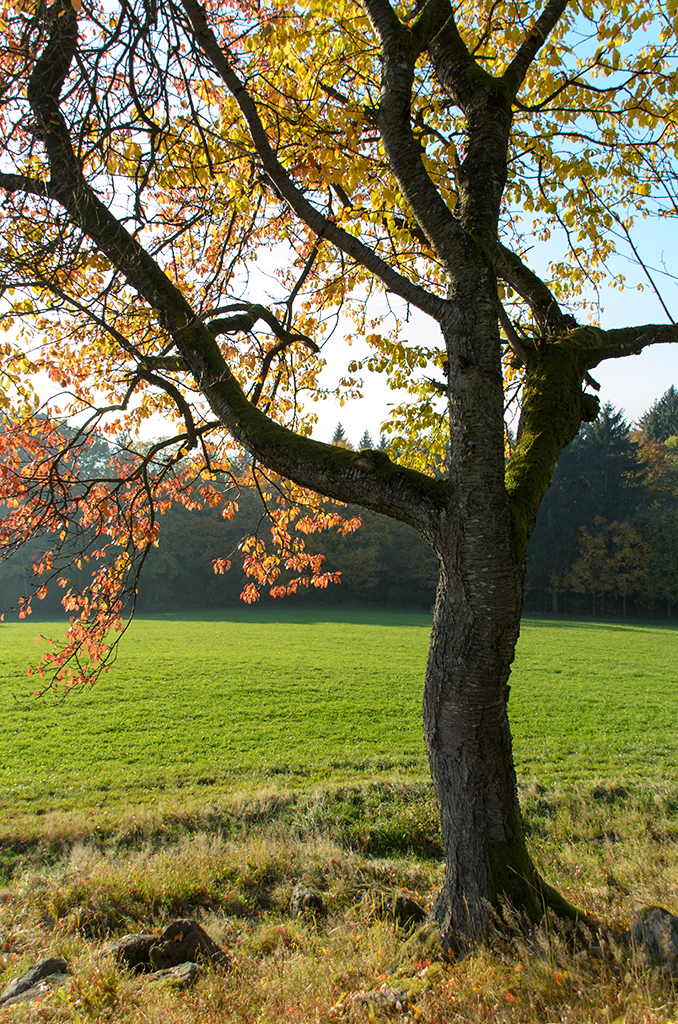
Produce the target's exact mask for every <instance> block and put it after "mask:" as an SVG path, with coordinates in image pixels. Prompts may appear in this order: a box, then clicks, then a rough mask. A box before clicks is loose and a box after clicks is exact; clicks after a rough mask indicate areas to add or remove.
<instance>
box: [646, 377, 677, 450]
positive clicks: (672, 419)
mask: <svg viewBox="0 0 678 1024" xmlns="http://www.w3.org/2000/svg"><path fill="white" fill-rule="evenodd" d="M638 426H639V427H640V429H641V431H642V433H643V438H644V439H645V441H666V440H667V438H669V437H675V435H676V434H678V391H676V389H675V388H674V386H673V384H672V385H671V387H670V388H669V389H668V391H665V392H664V394H663V395H662V397H661V398H659V399H657V401H656V402H655V403H654V405H653V406H652V408H651V409H648V410H647V412H646V413H645V415H644V416H641V418H640V421H639V423H638Z"/></svg>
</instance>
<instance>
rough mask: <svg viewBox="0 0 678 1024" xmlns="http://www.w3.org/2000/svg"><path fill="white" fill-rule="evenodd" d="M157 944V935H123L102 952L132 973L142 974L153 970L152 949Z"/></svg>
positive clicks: (106, 946) (107, 945)
mask: <svg viewBox="0 0 678 1024" xmlns="http://www.w3.org/2000/svg"><path fill="white" fill-rule="evenodd" d="M156 942H158V936H157V935H146V934H143V933H140V934H135V935H123V936H122V938H120V939H115V940H114V941H113V942H107V943H106V945H105V946H104V947H103V948H102V950H101V952H102V954H103V955H105V956H112V957H113V958H114V959H115V961H116V962H117V963H119V964H122V965H123V966H124V967H128V968H129V970H130V971H134V972H135V973H137V974H140V973H142V972H144V971H152V970H153V964H152V962H151V948H152V947H153V946H155V944H156Z"/></svg>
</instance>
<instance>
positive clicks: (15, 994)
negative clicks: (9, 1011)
mask: <svg viewBox="0 0 678 1024" xmlns="http://www.w3.org/2000/svg"><path fill="white" fill-rule="evenodd" d="M71 981H73V976H72V974H70V972H69V970H68V964H67V963H66V961H65V960H64V959H63V958H62V957H60V956H46V957H43V959H42V960H38V962H37V963H36V964H33V966H32V967H31V969H30V970H28V971H26V973H25V974H22V975H21V977H20V978H15V980H14V981H10V983H9V985H7V986H6V987H5V988H4V989H3V991H2V993H1V994H0V1005H1V1006H14V1005H15V1004H16V1003H25V1002H30V1001H31V1000H32V999H37V998H38V996H41V995H44V994H45V992H47V991H48V990H49V988H50V987H51V986H54V985H65V984H67V983H70V982H71Z"/></svg>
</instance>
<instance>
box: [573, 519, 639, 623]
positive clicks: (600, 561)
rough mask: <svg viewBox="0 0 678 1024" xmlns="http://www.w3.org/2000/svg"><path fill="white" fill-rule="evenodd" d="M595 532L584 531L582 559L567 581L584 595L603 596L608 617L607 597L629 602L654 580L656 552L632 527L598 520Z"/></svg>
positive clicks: (624, 606) (579, 558) (581, 539)
mask: <svg viewBox="0 0 678 1024" xmlns="http://www.w3.org/2000/svg"><path fill="white" fill-rule="evenodd" d="M593 525H594V529H593V532H590V531H589V530H588V529H587V528H586V527H585V526H583V527H582V529H581V538H580V541H579V556H578V558H577V559H576V560H575V562H574V564H573V565H572V568H571V569H570V572H569V573H568V575H567V577H566V578H565V585H566V586H567V587H570V588H571V589H572V590H575V591H578V592H579V593H582V594H592V595H593V601H594V607H593V611H594V614H595V598H596V595H597V594H599V595H600V604H601V614H604V611H605V609H604V601H605V595H606V594H611V595H614V596H618V597H621V599H622V605H623V610H624V615H626V598H627V597H630V596H631V595H632V594H635V593H637V592H638V591H641V590H643V589H644V588H645V587H646V586H647V583H648V580H649V578H650V559H651V556H652V549H651V547H650V545H649V544H648V543H646V541H644V540H643V538H642V537H641V535H640V534H639V533H638V531H637V530H636V529H634V527H633V526H631V524H630V523H625V522H621V523H618V522H614V523H608V522H607V520H605V519H604V518H603V517H602V516H596V518H595V520H594V524H593Z"/></svg>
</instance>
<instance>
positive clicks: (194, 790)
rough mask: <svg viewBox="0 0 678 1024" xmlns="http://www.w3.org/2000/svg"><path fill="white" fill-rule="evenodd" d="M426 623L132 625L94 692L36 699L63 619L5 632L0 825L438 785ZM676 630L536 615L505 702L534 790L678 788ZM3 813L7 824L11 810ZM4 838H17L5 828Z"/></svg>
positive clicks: (292, 615)
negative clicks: (637, 785)
mask: <svg viewBox="0 0 678 1024" xmlns="http://www.w3.org/2000/svg"><path fill="white" fill-rule="evenodd" d="M430 623H431V617H430V615H428V614H424V613H389V612H378V611H371V612H355V613H350V612H341V611H331V612H327V613H323V614H317V613H313V612H298V611H294V610H290V609H288V608H284V607H283V608H281V609H280V610H278V609H262V610H260V609H242V610H234V611H228V612H225V613H223V614H221V615H216V614H215V615H212V616H211V617H209V618H199V617H197V616H180V615H165V616H160V617H157V618H153V619H143V618H140V619H137V620H135V622H134V623H133V625H132V627H131V629H130V631H129V632H128V634H127V635H126V636H125V637H124V638H123V641H122V644H121V647H120V653H119V657H118V660H117V662H116V664H115V665H114V667H113V668H112V670H111V672H110V673H109V674H108V675H105V676H102V677H101V679H100V680H99V682H98V683H97V684H96V686H95V688H94V689H92V690H88V691H85V692H79V693H73V694H71V695H69V696H68V697H67V698H66V699H65V700H63V701H57V702H53V701H50V700H49V699H48V700H46V701H34V700H32V699H31V695H32V692H33V690H34V680H35V677H33V678H32V679H30V680H29V679H28V678H27V677H26V669H27V666H28V664H29V663H30V661H31V659H33V661H34V662H35V660H36V659H37V655H38V654H39V651H40V649H41V644H40V643H39V642H38V643H37V644H36V642H35V636H36V633H38V632H41V633H43V635H46V636H56V635H58V632H59V630H60V629H61V628H63V627H62V626H61V625H60V624H58V623H41V624H36V623H35V622H31V621H29V622H24V623H14V624H3V625H2V626H0V722H2V728H1V729H0V814H1V815H2V817H3V818H4V819H5V820H6V818H7V812H8V811H9V809H10V808H11V812H12V821H11V826H10V827H11V828H16V827H17V824H18V823H19V822H20V823H21V826H22V827H25V829H28V830H30V829H31V827H32V826H34V825H35V822H36V821H37V820H39V818H41V817H43V816H44V815H46V814H53V813H54V812H60V813H64V812H71V811H82V810H83V809H87V810H88V811H90V812H92V813H93V814H95V815H96V816H98V815H99V814H100V813H101V812H103V811H108V812H111V813H114V814H115V813H118V812H119V811H120V809H121V808H122V807H123V806H124V807H125V808H127V809H129V808H130V806H135V805H139V806H143V805H149V804H151V805H155V806H157V805H167V806H170V805H173V804H175V803H176V802H177V801H180V800H181V801H183V802H188V801H190V800H191V799H196V800H200V801H202V802H205V801H207V802H209V801H210V800H213V799H215V798H216V797H217V796H219V795H223V794H224V793H228V792H231V791H233V790H234V789H242V788H249V789H256V788H261V787H262V786H265V785H266V784H268V783H270V782H271V781H275V782H277V783H279V784H281V785H285V786H288V787H290V788H294V789H298V788H300V787H301V788H306V789H309V788H313V787H314V786H315V785H317V784H325V783H326V782H328V781H334V782H337V783H338V782H342V781H346V780H355V779H356V778H365V779H370V778H371V779H384V778H389V779H393V778H399V779H411V780H413V779H419V780H423V779H426V778H427V765H426V758H425V752H424V748H423V739H422V728H421V711H420V707H421V697H422V686H423V676H424V669H425V663H426V654H427V646H428V635H429V631H430ZM677 654H678V632H677V631H676V630H674V629H671V628H666V627H660V626H656V625H626V624H609V623H602V622H601V623H577V622H570V621H561V622H557V621H556V622H554V621H552V620H543V619H542V620H540V619H526V620H525V622H524V624H523V628H522V634H521V638H520V641H519V646H518V652H517V657H516V662H515V665H514V667H513V672H512V676H511V700H510V703H509V708H510V715H511V725H512V729H513V734H514V740H515V759H516V766H517V770H518V775H519V778H520V780H521V782H522V783H524V784H528V783H529V782H531V781H538V782H539V783H540V784H542V785H546V786H553V785H561V786H567V785H570V784H572V783H578V784H582V783H585V784H589V783H590V784H593V783H595V782H604V783H611V782H612V783H614V782H615V781H618V780H619V779H620V778H622V777H623V778H624V779H625V780H626V782H630V783H633V782H641V781H642V782H643V783H648V782H652V781H661V780H669V781H670V780H674V779H675V778H676V775H675V772H676V764H678V730H677V729H676V724H677V722H676V693H677V691H678V656H677ZM3 811H4V812H5V814H2V812H3ZM5 827H7V826H5Z"/></svg>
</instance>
